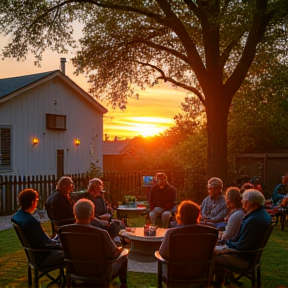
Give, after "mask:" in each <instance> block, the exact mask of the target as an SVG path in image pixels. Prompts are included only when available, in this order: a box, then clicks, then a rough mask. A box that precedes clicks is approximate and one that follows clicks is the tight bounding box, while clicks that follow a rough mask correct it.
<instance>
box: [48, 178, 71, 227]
mask: <svg viewBox="0 0 288 288" xmlns="http://www.w3.org/2000/svg"><path fill="white" fill-rule="evenodd" d="M73 190H74V183H73V180H72V179H71V178H70V177H67V176H64V177H61V178H60V180H59V181H58V183H57V186H56V189H55V190H53V191H52V192H51V195H50V196H49V197H48V199H47V200H46V203H45V209H46V211H47V215H48V217H49V219H50V220H54V221H59V220H64V219H72V218H74V214H73V201H72V200H71V198H70V194H71V192H72V191H73Z"/></svg>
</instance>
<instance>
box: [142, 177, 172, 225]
mask: <svg viewBox="0 0 288 288" xmlns="http://www.w3.org/2000/svg"><path fill="white" fill-rule="evenodd" d="M175 201H176V189H175V188H174V187H173V186H172V185H170V184H169V183H168V181H167V176H166V174H165V173H157V174H156V184H155V185H154V186H152V188H151V190H150V191H149V194H148V202H149V209H150V213H149V217H150V221H151V222H152V223H154V224H155V223H156V220H157V218H160V219H161V222H160V223H159V224H158V225H159V226H161V227H162V228H168V227H169V220H170V218H171V216H172V215H173V214H175V213H176V211H177V206H176V204H175Z"/></svg>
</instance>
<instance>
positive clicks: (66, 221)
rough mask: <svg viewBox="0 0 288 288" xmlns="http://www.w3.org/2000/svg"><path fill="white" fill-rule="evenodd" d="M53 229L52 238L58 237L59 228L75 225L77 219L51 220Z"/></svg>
mask: <svg viewBox="0 0 288 288" xmlns="http://www.w3.org/2000/svg"><path fill="white" fill-rule="evenodd" d="M50 221H51V229H52V236H51V237H52V238H53V237H55V236H56V234H57V231H58V228H59V227H61V226H64V225H68V224H74V223H75V222H76V220H75V218H70V219H63V220H58V221H56V220H50Z"/></svg>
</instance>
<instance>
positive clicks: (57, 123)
mask: <svg viewBox="0 0 288 288" xmlns="http://www.w3.org/2000/svg"><path fill="white" fill-rule="evenodd" d="M66 117H67V116H65V115H56V114H46V128H47V129H58V130H66V129H67V128H66Z"/></svg>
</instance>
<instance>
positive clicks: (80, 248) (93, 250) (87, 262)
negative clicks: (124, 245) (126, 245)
mask: <svg viewBox="0 0 288 288" xmlns="http://www.w3.org/2000/svg"><path fill="white" fill-rule="evenodd" d="M97 230H98V229H97V228H95V227H93V226H90V225H79V224H77V225H73V224H72V225H65V226H62V227H60V228H59V230H58V235H59V238H60V241H61V243H62V247H63V250H64V253H65V257H66V259H65V261H66V262H67V269H66V282H67V288H69V287H71V281H74V282H88V283H90V282H91V283H93V284H94V285H101V287H110V282H111V280H112V279H114V278H116V277H118V276H119V278H120V281H121V283H126V282H127V255H128V252H129V251H128V250H127V249H124V250H123V251H122V253H121V254H120V256H119V257H118V258H116V259H113V260H111V259H107V256H106V254H105V249H104V247H105V242H104V241H105V239H104V237H103V236H102V235H101V234H97ZM123 257H124V258H123ZM117 262H118V263H117ZM121 263H122V265H121V267H120V266H119V265H120V264H121ZM117 264H118V268H117V269H118V270H117V269H116V270H115V269H113V267H112V266H113V265H114V266H115V265H117Z"/></svg>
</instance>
